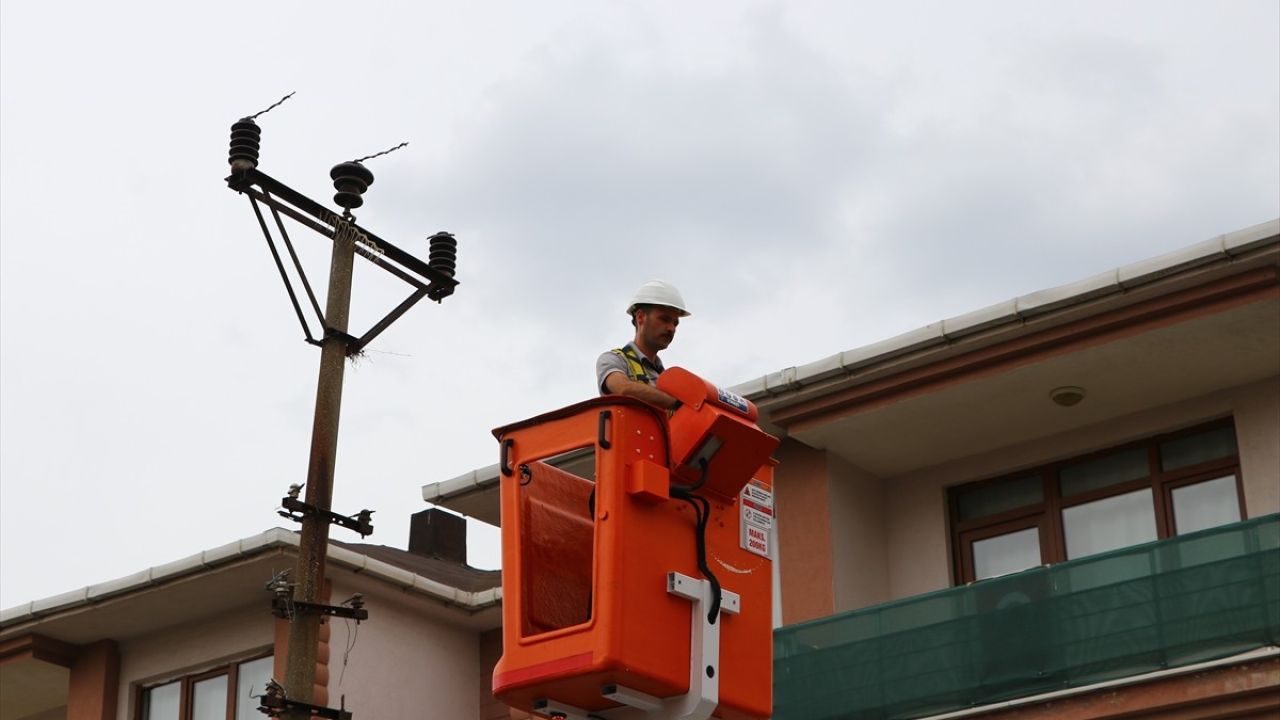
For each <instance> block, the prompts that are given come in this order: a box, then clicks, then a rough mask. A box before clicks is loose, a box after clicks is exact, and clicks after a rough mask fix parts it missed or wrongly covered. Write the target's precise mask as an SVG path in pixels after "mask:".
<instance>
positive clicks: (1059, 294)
mask: <svg viewBox="0 0 1280 720" xmlns="http://www.w3.org/2000/svg"><path fill="white" fill-rule="evenodd" d="M1270 245H1280V219H1276V220H1271V221H1270V222H1265V223H1261V224H1259V225H1254V226H1252V227H1247V228H1244V229H1243V230H1236V231H1235V232H1230V233H1227V234H1225V235H1219V236H1218V237H1215V238H1213V239H1211V240H1206V241H1204V242H1200V243H1196V244H1195V245H1191V246H1189V247H1185V248H1182V249H1181V250H1175V251H1173V252H1170V253H1165V254H1164V255H1158V256H1156V257H1153V258H1149V259H1147V260H1140V261H1138V262H1136V263H1131V264H1129V265H1124V266H1122V267H1118V268H1116V269H1114V270H1110V271H1107V272H1105V273H1102V274H1100V275H1095V276H1093V277H1091V278H1085V279H1084V280H1079V281H1076V282H1073V283H1069V284H1067V285H1060V286H1058V287H1054V288H1048V289H1045V290H1038V291H1036V292H1033V293H1030V294H1028V295H1023V296H1021V297H1018V298H1014V299H1012V300H1007V301H1005V302H1002V303H997V304H995V305H991V306H989V307H985V308H982V309H980V310H974V311H973V312H968V313H965V314H963V315H957V316H956V317H953V318H949V319H946V320H942V321H940V322H936V323H932V324H930V325H926V326H924V327H922V328H917V329H915V330H912V331H910V332H907V333H903V334H902V335H898V336H897V337H892V338H889V339H887V340H882V341H880V342H877V343H872V344H870V345H864V346H862V347H860V348H854V349H853V350H846V351H845V352H841V353H836V354H835V355H831V356H829V357H826V358H823V359H821V360H817V361H815V362H811V363H807V364H805V365H801V366H799V367H789V368H783V369H782V370H779V371H777V372H772V373H769V374H768V375H763V376H761V377H758V378H756V379H754V380H748V381H746V382H744V383H740V384H738V385H734V386H733V387H732V388H730V390H732V391H733V392H735V393H737V394H739V395H742V396H743V397H745V398H747V399H749V400H752V401H759V400H762V399H768V398H771V397H776V396H778V395H782V394H784V393H788V392H792V391H795V390H799V389H801V388H803V387H805V386H807V385H812V384H814V383H817V382H821V381H823V380H827V379H830V378H833V377H841V376H847V375H850V374H852V373H853V372H855V371H857V370H859V369H862V368H865V367H868V366H871V365H877V364H879V363H882V362H884V361H886V360H891V359H893V358H895V357H898V356H901V355H906V354H908V353H913V352H917V351H919V350H925V349H928V348H931V347H935V346H942V345H946V344H948V343H950V342H952V341H954V340H956V339H958V338H962V337H965V336H967V335H972V334H974V333H977V332H981V331H983V330H987V329H989V328H992V327H996V326H999V325H1006V324H1011V323H1018V322H1021V321H1024V320H1026V319H1028V318H1032V317H1035V316H1037V315H1043V314H1045V313H1048V312H1052V311H1054V310H1060V309H1062V308H1066V307H1070V306H1072V305H1078V304H1081V303H1084V302H1087V301H1089V300H1093V299H1094V298H1097V297H1101V296H1104V295H1113V294H1119V293H1122V292H1125V291H1127V290H1130V289H1132V288H1135V287H1137V286H1139V285H1144V284H1146V283H1150V282H1154V281H1156V280H1159V279H1161V278H1164V277H1167V276H1169V275H1174V274H1177V273H1179V272H1183V271H1185V270H1190V269H1192V268H1196V267H1200V266H1203V265H1209V264H1212V263H1216V262H1221V261H1230V260H1233V259H1235V258H1237V257H1239V256H1241V255H1243V254H1245V253H1248V252H1252V251H1254V250H1258V249H1260V248H1263V247H1267V246H1270Z"/></svg>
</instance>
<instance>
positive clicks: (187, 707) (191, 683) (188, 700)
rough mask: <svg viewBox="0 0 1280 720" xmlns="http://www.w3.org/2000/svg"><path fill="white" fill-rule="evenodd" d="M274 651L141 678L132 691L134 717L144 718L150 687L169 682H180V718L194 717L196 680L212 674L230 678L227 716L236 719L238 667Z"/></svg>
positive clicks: (185, 719) (228, 681) (205, 678)
mask: <svg viewBox="0 0 1280 720" xmlns="http://www.w3.org/2000/svg"><path fill="white" fill-rule="evenodd" d="M274 655H275V651H274V649H273V648H272V649H267V650H264V651H262V652H258V653H255V654H253V655H246V656H244V657H241V658H238V659H236V660H232V661H230V662H224V663H220V664H218V665H214V666H212V667H207V668H204V669H202V670H197V671H195V672H188V673H185V674H183V675H176V676H168V677H165V678H164V679H161V680H154V681H148V682H140V683H137V684H135V685H134V691H133V712H132V714H131V716H132V717H133V720H143V717H142V712H143V708H144V707H145V704H144V698H145V696H146V693H147V691H149V690H152V689H154V688H158V687H162V686H164V685H168V684H170V683H174V682H178V683H180V685H179V686H178V720H191V704H192V702H193V701H194V699H195V697H194V696H195V684H196V683H198V682H200V681H202V680H208V679H210V678H215V677H218V676H226V678H227V702H226V713H225V716H224V717H225V718H226V720H235V717H236V697H237V695H238V694H239V692H240V689H239V682H240V676H239V672H238V671H239V669H240V666H241V665H244V664H247V663H251V662H254V661H256V660H261V659H263V658H267V657H272V656H274Z"/></svg>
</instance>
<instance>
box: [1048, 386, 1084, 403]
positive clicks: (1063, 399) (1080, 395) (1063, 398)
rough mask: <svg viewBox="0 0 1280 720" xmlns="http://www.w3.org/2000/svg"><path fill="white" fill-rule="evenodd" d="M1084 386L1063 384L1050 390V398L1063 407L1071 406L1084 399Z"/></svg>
mask: <svg viewBox="0 0 1280 720" xmlns="http://www.w3.org/2000/svg"><path fill="white" fill-rule="evenodd" d="M1084 394H1085V393H1084V388H1082V387H1076V386H1075V385H1063V386H1062V387H1056V388H1054V389H1053V390H1050V391H1049V399H1051V400H1053V401H1054V402H1055V403H1057V404H1059V405H1061V406H1062V407H1071V406H1073V405H1076V404H1079V402H1080V401H1081V400H1083V399H1084Z"/></svg>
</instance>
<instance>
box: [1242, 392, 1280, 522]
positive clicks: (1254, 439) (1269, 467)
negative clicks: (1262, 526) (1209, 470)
mask: <svg viewBox="0 0 1280 720" xmlns="http://www.w3.org/2000/svg"><path fill="white" fill-rule="evenodd" d="M1232 397H1233V403H1234V406H1235V419H1236V441H1237V442H1238V443H1239V445H1240V476H1241V478H1242V479H1243V481H1244V504H1245V512H1247V513H1248V515H1249V517H1258V516H1260V515H1269V514H1271V513H1274V512H1280V378H1272V379H1271V380H1268V381H1266V382H1261V383H1257V384H1256V385H1250V386H1247V387H1244V388H1240V389H1239V390H1237V391H1236V392H1235V393H1233V396H1232Z"/></svg>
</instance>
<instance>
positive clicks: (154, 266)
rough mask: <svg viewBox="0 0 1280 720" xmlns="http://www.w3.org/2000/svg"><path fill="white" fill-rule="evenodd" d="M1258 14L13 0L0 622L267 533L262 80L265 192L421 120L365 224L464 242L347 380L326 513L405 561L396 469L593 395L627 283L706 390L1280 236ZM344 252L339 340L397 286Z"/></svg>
mask: <svg viewBox="0 0 1280 720" xmlns="http://www.w3.org/2000/svg"><path fill="white" fill-rule="evenodd" d="M1278 36H1280V3H1277V2H1276V1H1275V0H1258V1H1248V0H1223V1H1209V0H1204V1H1203V2H1189V1H1186V0H1183V1H1171V0H1160V1H1158V2H1123V3H1117V2H1111V1H1106V2H1069V3H1067V2H1049V1H1034V0H1032V1H1028V0H1016V1H1015V0H1007V1H1006V2H934V3H928V2H897V3H885V2H874V3H873V2H789V3H782V2H705V3H687V2H629V3H623V2H548V1H546V0H541V1H540V2H536V3H531V2H508V3H489V2H472V3H442V2H401V3H380V2H369V3H351V2H342V3H338V2H307V3H302V2H297V3H288V2H253V3H244V2H218V3H174V2H152V3H144V2H134V1H131V0H122V1H121V2H113V3H98V2H92V3H91V2H53V1H50V2H33V1H30V0H28V1H26V2H22V1H20V0H4V1H3V3H0V194H2V195H0V607H6V608H7V607H11V606H14V605H17V604H19V603H22V602H26V601H28V600H33V599H38V598H43V597H46V596H50V595H54V594H57V593H60V592H64V591H69V590H74V589H77V588H80V587H83V586H85V585H89V584H92V583H96V582H100V581H103V580H107V579H111V578H115V577H119V576H123V575H127V574H130V573H133V572H136V571H139V570H142V569H144V568H146V567H149V566H152V565H157V564H161V563H164V562H169V561H172V560H175V559H178V558H181V557H184V556H187V555H190V554H193V553H197V552H199V551H201V550H204V549H208V548H211V547H215V546H218V545H221V544H224V543H227V542H231V541H234V540H237V539H240V538H244V537H248V536H251V535H254V534H257V533H259V532H261V531H263V530H265V529H267V528H270V527H273V526H285V525H289V524H288V523H287V522H286V521H284V520H282V519H280V518H278V517H277V516H276V515H275V512H274V511H275V507H276V505H277V503H278V502H279V498H280V497H281V496H282V495H283V494H284V492H285V490H286V489H287V487H288V485H289V484H290V483H293V482H301V481H302V480H303V479H304V478H305V474H306V466H307V454H308V444H309V433H310V426H311V414H312V407H313V402H314V396H315V385H316V371H317V368H318V363H319V352H318V351H317V350H316V349H315V348H313V347H311V346H309V345H307V344H305V343H304V342H302V334H301V330H300V328H299V327H298V324H297V320H296V318H295V317H294V315H293V311H292V309H291V307H290V306H289V303H288V300H287V297H286V295H285V293H284V290H283V287H282V285H281V283H280V280H279V277H278V276H277V275H276V271H275V268H274V265H273V264H272V261H271V258H270V255H269V253H268V251H267V248H266V245H265V242H264V240H263V238H262V236H261V233H260V231H259V229H258V227H257V222H256V220H255V219H254V217H253V214H252V211H251V209H250V206H249V203H248V201H247V200H246V199H245V198H244V197H242V196H238V195H236V194H235V193H234V192H232V191H230V190H228V189H227V188H226V186H225V184H224V183H223V178H224V177H225V175H226V174H227V164H226V154H227V141H228V131H229V127H230V124H231V123H232V122H234V121H235V120H236V119H238V118H240V117H241V116H244V115H248V114H251V113H254V112H257V111H258V110H261V109H263V108H265V107H266V106H268V105H270V104H271V103H273V102H274V101H276V100H277V99H279V98H280V97H281V96H282V95H284V94H285V93H287V92H290V91H297V95H296V96H295V97H294V98H293V99H291V100H289V101H288V102H286V103H285V104H284V105H282V106H281V107H279V108H277V109H275V110H273V111H272V112H270V113H268V114H266V115H264V116H262V117H261V118H259V121H258V122H259V124H260V125H261V126H262V129H263V149H262V165H261V167H262V169H263V170H264V171H265V172H267V173H269V174H271V175H273V176H275V177H277V178H278V179H280V180H283V181H284V182H286V183H288V184H290V185H292V186H293V187H294V188H295V189H298V190H300V191H302V192H304V193H306V194H308V195H310V196H312V197H314V198H316V199H319V200H322V201H325V202H328V201H329V198H330V197H331V196H332V193H333V190H332V187H331V185H330V183H329V179H328V170H329V168H330V167H331V166H333V165H334V164H336V163H338V162H340V161H343V160H349V159H352V158H355V157H359V156H363V155H368V154H370V153H373V152H376V151H379V150H382V149H384V148H387V147H390V146H392V145H395V144H397V143H400V142H402V141H409V143H410V144H409V146H408V147H407V148H405V149H403V150H400V151H398V152H396V153H394V154H391V155H387V156H385V157H380V158H376V159H374V160H370V161H369V163H368V166H369V168H370V169H371V170H372V171H373V172H374V174H375V175H376V180H375V182H374V185H373V186H372V187H371V188H370V190H369V192H368V194H367V195H366V205H365V207H364V208H362V209H361V211H360V212H359V213H358V216H359V219H360V221H361V223H362V224H364V225H366V226H367V227H369V228H371V229H372V230H374V231H375V232H377V233H378V234H380V235H381V236H383V237H384V238H386V239H387V240H389V241H391V242H394V243H396V244H398V245H400V246H401V247H403V248H404V249H406V250H409V251H410V252H414V253H416V254H419V255H420V256H423V257H425V255H426V249H427V243H426V237H427V236H428V235H430V234H431V233H433V232H435V231H437V230H441V229H446V230H450V231H452V232H454V233H456V234H457V236H458V240H459V246H460V247H459V256H460V257H459V261H458V276H459V279H460V280H461V281H462V285H461V287H459V289H458V291H457V294H456V295H455V296H454V297H452V298H449V299H448V300H447V301H445V302H444V303H443V304H441V305H436V304H434V303H429V304H428V303H424V304H421V305H419V306H418V307H416V308H414V310H413V311H411V312H410V313H409V314H408V315H406V316H405V317H403V318H402V319H400V320H399V321H398V322H397V323H396V324H395V325H394V326H392V328H391V329H390V330H388V331H387V332H386V333H385V334H384V335H382V336H381V337H380V338H379V339H378V340H377V341H376V342H375V343H374V344H373V345H372V346H371V347H370V349H369V352H368V353H367V355H366V356H365V357H364V358H363V359H360V360H359V361H358V362H356V363H355V364H354V365H352V366H349V368H348V372H347V384H346V393H345V396H344V405H343V415H342V429H341V437H340V442H339V452H338V467H337V476H336V489H335V500H334V505H335V510H338V511H341V512H348V513H354V512H355V511H356V510H359V509H360V508H363V507H369V508H372V509H374V510H376V511H377V513H376V514H375V516H374V519H375V524H376V526H377V531H376V533H375V534H374V535H373V536H372V537H371V538H370V539H369V541H370V542H377V543H382V544H387V545H393V546H399V547H403V546H404V543H405V542H406V539H407V533H408V516H409V514H410V513H413V512H416V511H418V510H421V509H423V508H425V507H426V506H425V504H424V503H423V501H422V499H421V486H422V485H423V484H425V483H428V482H433V481H438V480H445V479H448V478H451V477H454V476H456V475H459V474H462V473H464V472H467V471H469V470H471V469H474V468H477V467H481V466H484V465H488V464H490V463H493V462H495V461H496V449H497V448H496V443H495V442H494V440H493V438H492V436H491V435H490V432H489V431H490V430H491V429H492V428H493V427H495V426H498V425H502V424H505V423H508V422H511V421H514V420H518V419H521V418H524V417H527V416H530V415H533V414H536V413H538V412H541V411H545V410H549V409H552V408H555V407H559V406H562V405H566V404H569V403H571V402H575V401H577V400H581V399H584V398H585V397H587V396H589V395H590V394H591V393H592V392H593V385H594V378H593V375H592V372H593V365H594V360H595V357H596V355H597V354H598V353H600V352H601V351H602V350H605V349H608V348H610V347H617V346H619V345H621V344H622V343H624V342H626V340H627V339H628V337H629V334H630V333H629V331H630V326H629V325H628V323H627V320H626V318H625V316H624V315H623V309H624V307H625V305H626V302H627V299H628V297H629V295H630V294H631V293H632V292H633V291H634V289H635V288H636V287H637V286H638V285H639V284H640V283H642V282H644V281H645V280H647V279H650V278H654V277H660V278H665V279H667V280H670V281H672V282H674V283H675V284H677V285H678V286H679V287H680V289H681V290H682V291H683V293H684V296H685V298H686V300H687V301H688V303H689V305H690V306H691V309H692V310H693V313H694V314H693V316H692V317H691V318H689V319H688V320H687V321H686V322H685V323H683V324H682V325H681V328H680V333H679V335H678V336H677V338H676V341H675V343H674V344H673V345H672V347H671V348H670V350H668V351H667V353H666V354H665V359H666V361H667V363H668V365H672V364H676V365H682V366H685V367H688V368H690V369H693V370H694V371H695V372H698V373H699V374H702V375H704V376H705V377H707V378H709V379H711V380H713V381H715V382H717V383H719V384H722V385H733V384H736V383H739V382H743V381H745V380H749V379H752V378H755V377H758V376H760V375H764V374H766V373H768V372H772V371H776V370H779V369H781V368H784V367H788V366H792V365H801V364H804V363H807V362H811V361H814V360H817V359H820V358H822V357H825V356H827V355H830V354H832V353H836V352H839V351H841V350H847V349H850V348H854V347H858V346H861V345H864V344H867V343H870V342H875V341H878V340H882V339H885V338H888V337H891V336H893V335H897V334H899V333H902V332H905V331H908V330H911V329H914V328H916V327H919V326H922V325H925V324H927V323H930V322H934V321H937V320H939V319H942V318H945V317H951V316H954V315H959V314H962V313H964V312H967V311H970V310H974V309H977V308H980V307H983V306H986V305H990V304H993V303H996V302H1000V301H1003V300H1006V299H1009V298H1012V297H1015V296H1018V295H1022V294H1025V293H1028V292H1031V291H1034V290H1038V289H1041V288H1045V287H1050V286H1055V285H1060V284H1064V283H1067V282H1071V281H1074V280H1077V279H1080V278H1083V277H1087V276H1090V275H1093V274H1095V273H1098V272H1102V271H1105V270H1107V269H1110V268H1113V267H1116V266H1119V265H1123V264H1126V263H1130V262H1133V261H1136V260H1141V259H1144V258H1147V257H1150V256H1154V255H1157V254H1160V253H1163V252H1167V251H1170V250H1174V249H1177V248H1180V247H1183V246H1186V245H1189V244H1192V243H1194V242H1198V241H1201V240H1204V239H1207V238H1210V237H1213V236H1215V235H1218V234H1220V233H1224V232H1229V231H1232V230H1236V229H1239V228H1242V227H1246V226H1249V225H1253V224H1255V223H1258V222H1262V221H1266V220H1269V219H1272V218H1275V217H1277V216H1280V70H1278V68H1280V49H1278V48H1280V37H1278ZM293 238H294V241H295V243H296V244H297V245H298V246H299V248H300V249H302V250H303V251H304V261H307V262H309V263H310V265H309V267H310V268H312V271H311V277H312V279H313V282H315V283H316V284H317V285H318V286H319V287H323V285H324V277H325V273H326V271H327V254H328V247H327V244H326V243H327V241H324V240H323V239H322V238H320V237H319V236H318V235H315V234H313V233H310V232H308V231H303V230H301V229H299V230H297V231H295V232H294V233H293ZM358 262H359V261H358ZM359 270H360V271H361V272H358V273H357V277H356V286H355V309H354V311H353V329H356V330H359V329H361V328H364V327H368V325H370V324H371V323H372V322H373V321H374V320H376V319H377V318H378V317H380V316H381V315H382V314H383V313H384V312H385V311H386V310H388V309H389V308H390V307H392V306H394V304H395V303H397V302H398V301H399V299H400V297H401V296H402V295H403V294H405V293H404V291H403V290H402V288H403V286H402V285H401V284H400V283H399V282H398V281H396V280H394V279H393V278H391V277H389V276H387V275H385V274H383V273H380V272H372V271H370V266H369V265H368V264H367V263H362V262H360V267H359ZM290 527H292V526H290ZM333 535H334V537H336V538H338V539H342V540H356V539H358V538H357V537H356V536H355V535H352V534H350V533H348V532H347V531H345V530H342V529H340V528H338V529H335V530H334V531H333ZM473 546H476V547H475V548H474V549H475V550H476V551H477V552H475V553H473V562H475V563H476V564H479V565H483V566H487V567H492V566H493V565H494V564H495V563H496V562H497V557H496V550H495V548H494V544H493V533H483V534H479V535H475V536H473ZM265 580H266V578H264V582H265Z"/></svg>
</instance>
